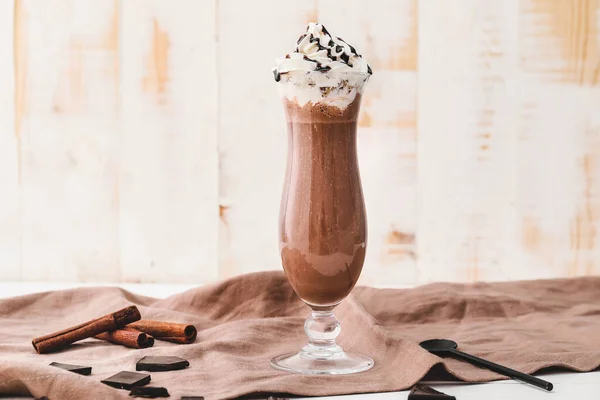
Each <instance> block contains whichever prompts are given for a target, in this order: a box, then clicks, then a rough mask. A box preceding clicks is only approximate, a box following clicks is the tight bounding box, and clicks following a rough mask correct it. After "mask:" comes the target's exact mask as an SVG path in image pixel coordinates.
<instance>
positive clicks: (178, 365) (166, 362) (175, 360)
mask: <svg viewBox="0 0 600 400" xmlns="http://www.w3.org/2000/svg"><path fill="white" fill-rule="evenodd" d="M189 365H190V362H189V361H188V360H184V359H183V358H180V357H171V356H146V357H144V358H142V359H141V360H139V361H138V362H137V364H135V370H136V371H150V372H156V371H176V370H179V369H184V368H187V367H188V366H189Z"/></svg>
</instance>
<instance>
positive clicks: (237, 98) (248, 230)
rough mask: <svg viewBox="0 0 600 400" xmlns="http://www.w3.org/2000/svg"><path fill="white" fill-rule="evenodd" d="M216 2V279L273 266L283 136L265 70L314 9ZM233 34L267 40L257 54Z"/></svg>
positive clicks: (269, 1) (268, 1) (270, 1)
mask: <svg viewBox="0 0 600 400" xmlns="http://www.w3.org/2000/svg"><path fill="white" fill-rule="evenodd" d="M218 6H219V9H218V12H217V16H218V17H217V18H218V19H217V27H218V40H219V47H218V68H219V100H218V102H219V145H218V146H219V196H220V197H219V204H220V218H221V220H220V221H221V222H220V231H219V255H220V271H219V276H220V277H222V278H224V277H228V276H232V275H234V274H239V273H244V272H251V271H258V270H263V269H279V268H281V261H280V258H279V252H278V247H277V243H278V238H277V221H278V213H279V200H280V198H281V191H282V188H283V174H284V168H285V157H286V150H287V147H286V140H287V136H286V134H285V129H286V128H285V121H284V116H283V108H282V106H281V104H280V100H279V96H278V94H277V88H276V86H275V82H274V81H273V74H272V73H271V67H272V65H273V60H274V59H275V58H277V57H279V56H280V55H281V54H285V53H287V52H290V51H293V47H294V43H295V42H296V39H297V38H298V36H300V34H301V33H302V31H303V29H304V27H305V24H306V23H307V22H308V20H309V19H312V18H314V17H315V15H316V13H317V8H316V2H314V3H313V2H310V1H308V2H290V3H286V6H285V7H282V6H281V2H278V1H276V0H257V1H253V2H239V1H234V0H221V1H219V2H218ZM257 10H269V23H256V20H255V19H253V18H248V15H252V14H253V13H256V12H257ZM260 19H263V18H260ZM273 32H277V34H276V35H273ZM241 37H248V38H268V40H261V45H260V47H261V50H260V55H258V56H257V53H256V46H244V45H240V40H241ZM257 40H259V39H257ZM239 60H244V63H245V65H244V68H243V70H240V65H239Z"/></svg>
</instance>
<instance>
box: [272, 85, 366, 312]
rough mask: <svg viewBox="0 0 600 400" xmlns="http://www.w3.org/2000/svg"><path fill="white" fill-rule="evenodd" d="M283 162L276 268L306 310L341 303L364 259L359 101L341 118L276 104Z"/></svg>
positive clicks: (319, 108) (335, 112) (314, 108)
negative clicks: (282, 118)
mask: <svg viewBox="0 0 600 400" xmlns="http://www.w3.org/2000/svg"><path fill="white" fill-rule="evenodd" d="M284 107H285V110H286V117H287V121H288V124H287V125H288V141H289V145H290V146H291V149H290V152H291V154H290V156H289V157H288V165H287V173H286V180H285V187H284V191H283V193H284V194H283V201H282V204H281V211H280V222H279V226H280V251H281V259H282V262H283V268H284V270H285V272H286V274H287V277H288V280H289V282H290V284H291V285H292V287H293V288H294V290H295V291H296V293H297V294H298V295H299V296H300V298H302V300H304V301H305V302H306V303H308V304H309V305H312V306H319V307H327V306H333V305H336V304H338V303H339V302H340V301H342V300H343V299H344V298H345V297H346V296H348V294H349V293H350V291H351V290H352V288H353V287H354V285H355V284H356V281H357V280H358V277H359V275H360V272H361V270H362V266H363V262H364V259H365V250H366V242H367V226H366V219H365V207H364V202H363V194H362V187H361V182H360V175H359V170H358V163H357V157H356V124H357V117H358V111H359V108H360V95H358V96H356V98H355V99H354V101H353V102H352V103H351V104H350V105H349V106H348V107H347V108H346V109H344V110H343V111H342V110H340V109H339V108H336V107H332V106H329V105H326V104H321V103H316V105H312V104H310V103H308V104H306V105H304V106H303V107H300V106H299V105H298V103H297V102H295V101H289V100H287V99H284Z"/></svg>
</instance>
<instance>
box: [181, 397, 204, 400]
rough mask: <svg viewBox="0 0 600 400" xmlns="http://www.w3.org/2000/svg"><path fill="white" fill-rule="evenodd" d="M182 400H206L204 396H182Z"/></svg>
mask: <svg viewBox="0 0 600 400" xmlns="http://www.w3.org/2000/svg"><path fill="white" fill-rule="evenodd" d="M181 400H204V396H181Z"/></svg>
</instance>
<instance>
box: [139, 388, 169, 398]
mask: <svg viewBox="0 0 600 400" xmlns="http://www.w3.org/2000/svg"><path fill="white" fill-rule="evenodd" d="M129 395H130V396H131V397H145V398H147V399H154V398H156V397H169V396H170V394H169V392H168V391H167V388H164V387H155V386H144V387H134V388H133V389H131V392H129Z"/></svg>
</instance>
